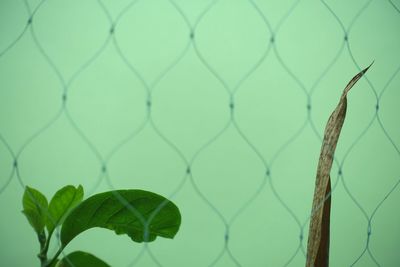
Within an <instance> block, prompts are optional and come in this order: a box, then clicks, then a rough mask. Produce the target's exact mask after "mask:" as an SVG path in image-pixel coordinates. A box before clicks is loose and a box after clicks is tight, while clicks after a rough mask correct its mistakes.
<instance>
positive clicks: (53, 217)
mask: <svg viewBox="0 0 400 267" xmlns="http://www.w3.org/2000/svg"><path fill="white" fill-rule="evenodd" d="M82 199H83V188H82V186H81V185H79V186H78V187H77V188H75V187H74V186H72V185H67V186H65V187H63V188H61V189H60V190H58V191H57V192H56V193H55V194H54V196H53V198H52V199H51V201H50V204H49V213H48V217H47V221H46V226H47V230H48V232H49V233H52V232H53V231H54V229H55V228H56V227H57V226H58V225H60V224H62V222H63V221H64V219H65V217H66V216H67V215H68V213H69V212H70V211H71V210H72V209H73V208H74V207H76V205H78V204H79V203H80V202H81V201H82Z"/></svg>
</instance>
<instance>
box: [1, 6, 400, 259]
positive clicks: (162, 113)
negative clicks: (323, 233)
mask: <svg viewBox="0 0 400 267" xmlns="http://www.w3.org/2000/svg"><path fill="white" fill-rule="evenodd" d="M399 26H400V1H398V0H392V1H384V0H382V1H377V0H375V1H372V0H362V1H361V0H353V1H344V0H341V1H317V0H302V1H295V0H290V1H289V0H284V1H282V0H279V1H278V0H268V1H261V0H254V1H252V0H247V1H245V0H220V1H215V0H213V1H206V0H201V1H200V0H191V1H185V0H146V1H144V0H142V1H127V0H121V1H111V0H101V1H100V0H99V1H94V0H86V1H78V0H68V1H66V0H47V1H37V0H26V1H15V0H1V1H0V211H1V220H0V234H1V239H0V240H1V241H0V242H1V243H0V246H1V251H0V265H1V266H39V260H38V259H37V257H36V254H37V253H38V250H39V246H38V243H37V240H36V236H35V234H34V232H33V231H32V229H31V227H30V225H29V224H28V223H27V221H26V219H25V218H24V216H23V215H22V213H21V210H22V203H21V199H22V194H23V190H24V186H25V185H29V186H32V187H34V188H37V189H39V190H40V191H42V192H43V193H44V194H45V195H46V196H47V198H48V199H50V198H51V196H52V195H53V194H54V192H55V191H56V190H58V189H59V188H61V187H62V186H64V185H67V184H72V185H78V184H82V185H83V187H84V188H85V196H86V197H88V196H90V195H92V194H94V193H97V192H103V191H107V190H111V189H119V188H141V189H145V190H150V191H154V192H157V193H159V194H162V195H164V196H166V197H169V198H170V199H171V200H172V201H174V202H175V203H176V204H177V205H178V207H179V208H180V210H181V213H182V225H181V229H180V231H179V233H178V234H177V236H176V237H175V239H174V240H169V239H161V238H159V239H157V240H156V241H155V242H153V243H150V244H149V245H148V246H144V245H143V244H137V243H133V242H132V241H131V240H130V239H129V238H128V237H127V236H116V235H114V233H112V232H111V231H107V230H102V229H93V230H89V231H87V232H85V233H84V234H82V235H81V236H79V237H78V238H77V239H76V240H74V241H73V242H72V243H71V244H70V245H69V246H68V247H67V248H66V252H71V251H74V250H77V249H79V250H84V251H87V252H91V253H93V254H95V255H97V256H98V257H100V258H102V259H103V260H105V261H106V262H108V263H109V264H111V265H112V266H146V267H147V266H149V267H150V266H193V267H195V266H304V264H305V252H306V245H307V232H308V222H309V216H310V209H311V202H312V197H313V191H314V182H315V173H316V167H317V161H318V156H319V150H320V146H321V136H322V135H323V131H324V127H325V123H326V121H327V119H328V117H329V115H330V113H331V112H332V110H333V109H334V108H335V106H336V104H337V102H338V100H339V97H340V95H341V93H342V90H343V88H344V87H345V85H346V84H347V82H348V81H349V80H350V79H351V78H352V77H353V76H354V75H355V74H356V73H358V72H359V70H360V69H362V68H364V67H366V66H368V65H369V64H370V63H371V62H372V61H375V62H374V65H373V66H372V67H371V69H370V70H369V71H368V73H367V75H366V76H365V77H364V78H362V79H361V80H360V81H359V82H358V83H357V85H356V86H355V87H354V88H353V89H352V91H351V92H350V94H349V97H348V109H347V112H348V113H347V118H346V121H345V124H344V127H343V130H342V133H341V137H340V139H339V143H338V147H337V151H336V154H335V157H336V160H335V164H334V167H333V169H332V172H331V177H332V186H333V196H332V213H331V254H330V256H331V260H330V261H331V266H334V267H336V266H340V267H341V266H400V255H399V253H398V248H399V246H400V227H399V225H400V213H399V205H398V203H399V201H400V189H399V187H397V184H398V183H399V179H400V164H399V160H400V151H399V146H400V127H399V125H400V124H399V122H400V121H399V115H400V113H399V112H400V105H399V103H400V102H399V101H400V90H399V87H400V74H398V73H399V70H400V53H399V47H400V30H399V29H400V27H399ZM56 240H57V239H56V238H55V239H54V241H56ZM53 243H54V244H52V247H51V249H50V253H54V252H55V251H56V250H57V246H58V245H57V242H53Z"/></svg>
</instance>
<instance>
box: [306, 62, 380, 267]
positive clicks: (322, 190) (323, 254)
mask: <svg viewBox="0 0 400 267" xmlns="http://www.w3.org/2000/svg"><path fill="white" fill-rule="evenodd" d="M371 65H372V64H371ZM371 65H369V66H368V67H367V68H365V69H364V70H362V71H361V72H360V73H358V74H357V75H356V76H354V77H353V79H351V81H350V82H349V83H348V84H347V86H346V88H345V89H344V91H343V93H342V96H341V97H340V101H339V104H338V105H337V107H336V108H335V110H334V111H333V112H332V114H331V116H330V117H329V120H328V122H327V124H326V127H325V134H324V140H323V143H322V147H321V154H320V156H319V162H318V168H317V176H316V181H315V190H314V199H313V204H312V212H311V221H310V229H309V234H308V244H307V261H306V267H327V266H329V223H330V210H331V179H330V172H331V168H332V162H333V156H334V153H335V149H336V145H337V142H338V139H339V135H340V131H341V129H342V126H343V122H344V119H345V117H346V108H347V98H346V97H347V93H348V92H349V90H350V89H351V88H352V87H353V86H354V85H355V84H356V82H357V81H358V80H359V79H360V78H361V77H362V76H363V75H364V73H365V72H367V70H368V69H369V67H371Z"/></svg>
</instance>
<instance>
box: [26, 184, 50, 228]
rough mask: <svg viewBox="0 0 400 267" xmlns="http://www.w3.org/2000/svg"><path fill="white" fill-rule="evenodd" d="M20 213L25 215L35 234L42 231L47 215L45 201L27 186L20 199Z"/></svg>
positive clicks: (43, 197) (39, 194)
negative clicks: (21, 207)
mask: <svg viewBox="0 0 400 267" xmlns="http://www.w3.org/2000/svg"><path fill="white" fill-rule="evenodd" d="M22 206H23V208H24V209H23V210H22V213H23V214H25V216H26V218H27V219H28V221H29V223H30V224H31V226H32V227H33V229H35V232H36V233H37V234H40V233H41V232H42V231H43V230H44V226H45V224H46V215H47V207H48V204H47V199H46V197H45V196H44V195H43V194H42V193H40V192H39V191H38V190H36V189H34V188H31V187H29V186H26V187H25V192H24V195H23V197H22Z"/></svg>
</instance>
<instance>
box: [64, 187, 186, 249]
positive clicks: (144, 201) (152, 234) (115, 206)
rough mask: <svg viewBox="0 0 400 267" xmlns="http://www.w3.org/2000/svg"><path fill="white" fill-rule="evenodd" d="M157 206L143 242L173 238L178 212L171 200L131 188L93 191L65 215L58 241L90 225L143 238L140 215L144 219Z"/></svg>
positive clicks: (70, 238) (77, 233)
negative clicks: (159, 238)
mask: <svg viewBox="0 0 400 267" xmlns="http://www.w3.org/2000/svg"><path fill="white" fill-rule="evenodd" d="M120 200H123V202H125V203H121V201H120ZM128 203H129V206H128ZM132 207H133V208H132ZM159 207H161V209H160V210H158V212H157V214H156V215H155V216H154V217H153V219H152V220H151V222H150V225H149V232H148V238H147V240H146V241H147V242H151V241H154V240H155V239H156V237H157V236H161V237H166V238H173V237H174V236H175V234H176V233H177V232H178V230H179V226H180V224H181V215H180V213H179V209H178V207H177V206H175V204H174V203H172V202H171V201H169V200H167V199H166V198H164V197H162V196H160V195H157V194H155V193H152V192H148V191H143V190H135V189H131V190H116V191H109V192H104V193H100V194H97V195H94V196H92V197H90V198H88V199H87V200H84V201H83V202H82V203H81V204H79V205H78V206H77V207H76V208H75V209H74V210H73V211H72V212H71V213H70V214H69V215H68V216H67V218H66V219H65V221H64V223H63V226H62V229H61V244H62V246H64V247H65V246H66V245H67V244H68V243H69V242H70V241H71V240H72V239H73V238H75V237H76V236H77V235H79V234H80V233H82V232H83V231H85V230H88V229H90V228H93V227H101V228H106V229H110V230H114V231H115V232H116V233H117V234H126V235H128V236H129V237H130V238H131V239H132V240H133V241H135V242H143V241H144V238H143V237H144V226H143V224H142V221H141V220H140V219H141V218H140V217H142V218H143V219H144V220H147V219H148V218H149V217H150V216H152V213H153V211H155V210H156V209H158V208H159ZM134 211H137V213H139V214H141V215H139V216H138V215H137V213H135V212H134Z"/></svg>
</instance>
